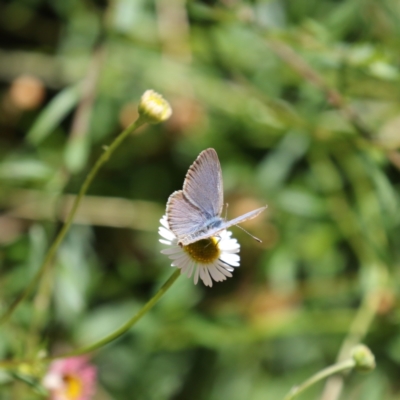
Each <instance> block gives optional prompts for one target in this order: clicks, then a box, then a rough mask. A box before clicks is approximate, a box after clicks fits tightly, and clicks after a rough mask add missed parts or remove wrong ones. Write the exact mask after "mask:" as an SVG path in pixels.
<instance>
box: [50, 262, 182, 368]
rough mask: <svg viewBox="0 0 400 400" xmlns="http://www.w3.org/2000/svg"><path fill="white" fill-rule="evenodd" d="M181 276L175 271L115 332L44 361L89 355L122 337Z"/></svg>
mask: <svg viewBox="0 0 400 400" xmlns="http://www.w3.org/2000/svg"><path fill="white" fill-rule="evenodd" d="M180 274H181V270H180V269H177V270H176V271H175V272H174V273H173V274H172V275H171V276H170V277H169V278H168V280H167V281H166V282H165V283H164V285H162V286H161V288H160V289H159V290H158V291H157V293H156V294H155V295H154V296H153V297H152V298H151V299H150V300H149V301H148V302H147V303H146V304H145V305H144V306H143V307H142V308H141V309H140V310H139V311H138V312H137V313H136V314H135V315H134V316H133V317H132V318H131V319H129V320H128V321H126V322H125V323H124V324H123V325H122V326H120V327H119V328H118V329H117V330H116V331H114V332H112V333H110V334H109V335H107V336H106V337H104V338H103V339H100V340H99V341H97V342H95V343H93V344H90V345H88V346H84V347H81V348H80V349H76V350H72V351H70V352H68V353H64V354H60V355H57V356H51V357H46V358H45V360H46V361H47V360H48V361H50V360H54V359H57V358H66V357H72V356H78V355H81V354H87V353H91V352H93V351H95V350H97V349H99V348H101V347H103V346H105V345H106V344H108V343H110V342H112V341H113V340H115V339H117V338H119V337H120V336H122V335H123V334H124V333H125V332H127V331H128V330H129V329H130V328H131V327H132V326H133V325H135V324H136V322H138V321H139V319H141V318H142V317H143V316H144V315H145V314H146V313H147V312H148V311H149V310H150V309H151V308H153V306H154V305H155V304H156V303H157V302H158V300H160V298H161V297H162V296H163V295H164V294H165V292H166V291H167V290H168V289H169V288H170V287H171V286H172V284H173V283H174V282H175V281H176V280H177V279H178V277H179V275H180Z"/></svg>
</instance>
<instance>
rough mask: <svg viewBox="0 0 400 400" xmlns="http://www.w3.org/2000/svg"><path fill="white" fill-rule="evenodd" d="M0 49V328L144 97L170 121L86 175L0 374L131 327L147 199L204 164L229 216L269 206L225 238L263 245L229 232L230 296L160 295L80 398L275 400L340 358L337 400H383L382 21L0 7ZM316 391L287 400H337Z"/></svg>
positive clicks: (104, 7)
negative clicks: (219, 182)
mask: <svg viewBox="0 0 400 400" xmlns="http://www.w3.org/2000/svg"><path fill="white" fill-rule="evenodd" d="M0 33H1V34H0V59H1V61H0V84H1V86H0V90H1V93H0V96H1V104H0V110H1V111H0V114H1V117H0V188H1V190H0V207H1V209H2V211H3V212H2V215H1V217H0V243H1V250H0V263H1V291H0V293H1V308H2V312H5V311H6V310H7V306H8V305H9V304H10V303H11V302H12V300H13V299H15V297H16V296H17V295H18V294H19V293H21V291H22V290H23V289H24V288H25V287H26V285H27V284H28V283H29V281H30V279H31V278H32V276H33V275H34V273H35V271H36V270H37V268H38V266H39V265H40V263H41V261H42V259H43V256H44V254H45V252H46V250H47V249H48V247H49V245H50V244H51V242H52V240H53V239H54V236H55V234H56V232H57V231H58V230H59V229H60V226H61V222H62V221H63V219H64V217H65V215H66V211H67V209H68V204H70V202H71V198H72V197H73V196H74V195H75V194H76V193H77V191H78V190H79V187H80V185H81V183H82V181H83V179H84V177H85V176H86V173H87V172H88V170H89V168H90V167H91V166H92V165H93V163H94V162H95V160H96V159H97V157H98V156H99V155H100V154H101V152H102V151H103V150H102V146H103V145H106V144H108V143H110V142H111V140H112V138H114V137H115V136H116V135H117V134H118V132H120V131H121V129H123V127H125V126H127V124H128V123H130V122H131V121H133V119H134V118H135V116H136V105H137V102H138V99H139V98H140V96H141V94H142V93H143V92H144V91H145V90H146V89H149V88H151V89H155V90H156V91H158V92H160V93H162V94H163V95H164V97H165V98H166V99H168V100H169V101H170V103H171V105H172V108H173V111H174V114H173V116H172V118H171V119H170V120H169V121H167V122H166V123H164V124H161V125H157V126H145V127H143V128H141V129H140V130H139V132H137V133H136V134H134V135H132V136H131V137H129V138H128V140H127V141H126V142H125V143H124V145H123V146H122V147H121V148H119V149H118V150H117V151H116V153H115V154H114V155H113V157H112V158H111V159H110V160H109V162H108V163H107V164H106V165H105V167H104V168H103V169H102V170H101V171H100V173H99V175H98V177H97V178H96V179H95V181H94V182H93V184H92V186H91V187H90V190H89V195H88V196H87V197H86V198H85V199H84V201H83V203H82V205H81V207H80V208H79V211H78V215H77V217H76V224H74V226H73V227H72V229H71V230H70V232H69V234H68V235H67V237H66V239H65V240H64V241H63V243H62V245H61V247H60V249H59V251H58V252H57V256H56V259H55V260H54V262H53V264H52V268H51V269H50V270H49V273H48V274H46V276H45V279H43V280H42V281H41V282H40V285H39V286H38V287H37V288H36V290H35V292H34V294H33V295H32V296H31V297H30V298H29V299H28V301H25V302H24V303H23V304H22V305H21V306H20V307H19V308H18V309H17V311H16V312H15V314H14V315H13V316H12V318H11V319H10V320H9V321H8V322H7V323H6V324H4V326H3V327H2V328H1V330H0V337H1V340H0V356H1V358H2V359H6V358H11V357H17V358H21V357H26V356H34V355H36V354H37V353H38V351H40V350H41V349H46V350H47V351H49V352H50V353H52V354H55V353H57V352H60V351H63V350H68V349H73V348H76V347H78V346H80V345H83V344H89V343H91V342H92V341H93V340H95V339H98V338H101V337H102V336H103V335H104V334H106V333H108V332H111V331H113V330H114V329H115V328H116V327H118V326H119V325H120V324H121V323H122V322H124V321H125V320H126V319H127V318H129V317H130V316H131V315H132V313H133V312H134V311H135V310H136V309H139V308H140V306H141V305H142V304H144V302H145V301H147V300H148V299H149V298H150V297H151V296H152V294H153V293H154V292H155V291H156V290H157V289H158V288H159V286H160V285H161V284H162V283H163V282H164V281H165V280H166V279H167V277H168V276H169V275H170V274H171V272H172V269H171V268H170V266H169V260H168V259H167V258H166V257H165V256H162V255H161V254H160V253H159V251H160V248H161V246H160V245H159V243H158V234H157V228H158V225H159V223H158V221H159V219H160V218H161V216H162V215H163V213H164V209H165V203H166V200H167V198H168V196H169V195H170V194H171V193H172V192H173V191H174V190H177V189H180V188H181V186H182V182H183V178H184V175H185V173H186V170H187V168H188V166H189V165H190V164H191V163H192V162H193V160H194V159H195V158H196V156H197V155H198V154H199V153H200V151H201V150H203V149H205V148H207V147H214V148H215V149H216V150H217V152H218V154H219V157H220V160H221V164H222V169H223V175H224V185H225V197H226V202H228V203H229V210H228V213H229V216H230V217H234V216H237V215H240V214H241V213H243V212H245V211H249V210H251V209H253V208H256V207H259V206H262V205H264V204H265V203H267V204H268V210H267V212H266V213H264V214H263V215H262V217H259V218H257V219H256V220H254V221H250V222H249V223H247V224H243V226H244V227H245V228H246V229H248V230H249V231H250V232H251V233H253V234H254V235H256V236H258V237H260V238H261V239H262V241H263V243H262V244H258V243H256V242H255V241H253V240H252V239H251V238H250V237H249V236H247V235H246V234H244V233H243V232H242V231H240V230H239V229H235V228H233V231H234V236H235V237H237V238H238V240H239V241H240V243H241V267H240V268H239V269H237V270H236V271H235V273H234V276H233V278H231V279H229V280H228V281H226V282H223V283H218V284H215V285H214V287H213V288H206V287H204V286H203V285H202V284H199V285H197V286H195V285H194V284H193V282H192V280H190V279H186V278H185V277H181V278H179V279H178V281H177V282H176V283H175V284H174V286H173V287H172V288H171V289H170V291H169V292H168V293H167V294H166V295H165V297H164V298H163V299H162V300H161V301H160V303H159V304H158V305H157V306H156V307H155V308H154V309H153V310H152V311H151V312H150V313H149V314H148V315H146V317H145V318H144V319H143V320H141V321H140V322H139V323H138V324H137V326H135V327H134V328H133V329H132V330H131V331H130V332H129V333H128V334H126V335H125V336H124V337H123V338H121V339H120V340H118V341H117V342H115V343H113V344H111V345H109V346H107V347H106V348H104V349H102V350H101V351H99V352H97V353H96V354H94V355H93V362H94V363H95V364H96V365H97V366H98V370H99V389H98V394H97V397H96V399H135V400H153V399H154V400H162V399H175V400H183V399H192V400H202V399H207V400H220V399H230V400H244V399H246V400H250V399H251V400H258V399H263V400H267V399H271V400H272V399H273V400H276V399H281V398H283V397H284V395H285V393H286V392H287V391H288V390H289V389H290V387H291V386H293V385H295V384H297V383H299V382H301V381H303V380H304V379H306V378H307V377H309V376H310V375H311V374H313V373H315V372H317V371H318V370H320V369H322V368H324V367H326V366H328V365H330V364H332V363H334V362H335V360H336V358H337V357H338V354H339V352H340V349H341V348H342V353H341V354H342V356H347V355H348V351H349V348H350V347H351V346H352V345H353V344H355V343H358V342H359V341H363V342H364V343H366V344H367V345H368V346H369V347H370V348H371V350H372V351H373V353H374V354H375V356H376V359H377V368H376V369H375V370H374V371H373V372H372V373H370V374H369V375H360V374H355V373H352V374H350V375H348V376H346V377H345V380H344V387H343V390H342V392H341V398H342V399H363V400H375V399H376V400H378V399H379V400H381V399H387V400H390V399H398V398H399V395H400V385H399V379H398V377H399V372H400V367H399V363H400V331H399V324H400V314H399V309H398V305H399V298H398V295H399V289H400V286H399V278H400V276H399V275H400V274H399V271H400V270H399V252H400V247H399V244H398V243H399V239H400V231H399V222H400V220H399V218H400V213H399V190H398V189H399V169H400V153H398V148H399V146H400V135H399V130H400V103H399V100H400V85H399V83H400V53H399V46H400V6H399V3H398V2H397V1H395V0H381V1H376V0H345V1H334V0H318V1H316V0H302V1H284V0H275V1H267V0H258V1H257V0H253V1H240V0H220V1H213V0H207V1H206V0H203V1H199V0H191V1H190V0H189V1H187V2H185V1H184V0H155V1H146V0H112V1H111V0H110V1H100V0H99V1H96V0H86V1H78V0H55V1H54V0H52V1H50V0H9V1H3V2H2V3H1V4H0ZM0 381H1V383H2V386H1V387H0V396H1V398H2V399H3V398H4V399H7V398H17V399H29V398H38V396H36V395H34V393H33V392H32V390H31V388H29V387H28V386H26V385H25V384H23V383H20V382H17V383H15V381H10V379H9V375H8V373H6V372H2V374H1V375H0ZM339 383H340V382H339ZM330 384H331V385H332V386H329V387H325V390H324V383H321V384H318V385H316V386H314V387H313V388H312V389H310V391H309V392H308V393H307V394H305V395H304V396H303V397H302V398H304V399H317V398H318V399H323V400H333V399H335V398H338V397H337V396H336V395H335V394H334V389H332V387H334V386H335V385H336V387H337V381H336V383H335V382H333V384H332V381H330ZM9 396H10V397H9ZM35 396H36V397H35Z"/></svg>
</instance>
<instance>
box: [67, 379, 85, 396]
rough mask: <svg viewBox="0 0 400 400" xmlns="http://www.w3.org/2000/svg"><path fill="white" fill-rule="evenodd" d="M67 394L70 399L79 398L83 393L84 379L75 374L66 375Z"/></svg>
mask: <svg viewBox="0 0 400 400" xmlns="http://www.w3.org/2000/svg"><path fill="white" fill-rule="evenodd" d="M64 382H65V394H66V395H67V399H68V400H75V399H78V398H79V397H80V396H81V395H82V381H81V380H80V379H79V377H77V376H74V375H66V376H64Z"/></svg>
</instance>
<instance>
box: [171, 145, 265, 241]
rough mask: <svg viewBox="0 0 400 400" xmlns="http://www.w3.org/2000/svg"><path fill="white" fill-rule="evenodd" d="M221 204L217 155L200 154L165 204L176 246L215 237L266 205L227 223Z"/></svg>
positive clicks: (207, 152) (247, 218) (212, 150)
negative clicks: (181, 185)
mask: <svg viewBox="0 0 400 400" xmlns="http://www.w3.org/2000/svg"><path fill="white" fill-rule="evenodd" d="M223 203H224V194H223V184H222V171H221V165H220V163H219V159H218V155H217V152H216V151H215V150H214V149H212V148H209V149H206V150H204V151H202V152H201V153H200V154H199V156H198V157H197V158H196V160H195V161H194V163H193V164H192V165H191V166H190V168H189V170H188V172H187V174H186V177H185V181H184V182H183V189H182V190H177V191H175V192H174V193H172V194H171V196H170V197H169V199H168V202H167V221H168V225H169V228H170V229H171V231H172V232H173V233H174V234H175V236H176V237H177V239H178V244H179V245H180V246H187V245H189V244H191V243H194V242H197V241H198V240H202V239H206V238H209V237H211V236H215V235H217V234H218V233H219V232H221V231H223V230H225V229H228V228H229V227H231V226H233V225H237V224H240V223H241V222H244V221H246V220H249V219H253V218H255V217H257V216H258V215H259V214H260V213H261V212H262V211H264V210H265V209H266V208H267V206H265V207H261V208H257V209H256V210H253V211H250V212H248V213H246V214H243V215H241V216H240V217H237V218H234V219H232V220H230V221H225V219H224V218H221V212H222V208H223Z"/></svg>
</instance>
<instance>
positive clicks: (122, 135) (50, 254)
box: [0, 117, 146, 325]
mask: <svg viewBox="0 0 400 400" xmlns="http://www.w3.org/2000/svg"><path fill="white" fill-rule="evenodd" d="M145 122H146V121H145V120H144V119H143V118H141V117H139V118H138V119H137V120H136V121H135V122H133V123H132V124H131V125H129V126H128V127H127V128H126V129H125V130H124V131H123V132H121V133H120V134H119V135H118V136H117V137H116V138H115V139H114V141H113V142H112V143H111V144H110V145H109V146H105V147H104V153H103V154H102V155H101V156H100V158H99V159H98V160H97V162H96V163H95V164H94V166H93V167H92V169H91V170H90V172H89V173H88V175H87V176H86V178H85V181H84V182H83V184H82V186H81V189H80V190H79V193H78V196H77V197H76V198H75V201H74V204H73V205H72V208H71V210H70V212H69V215H68V217H67V219H66V221H65V224H64V225H63V227H62V229H61V230H60V232H59V233H58V235H57V237H56V238H55V240H54V242H53V244H52V245H51V247H50V248H49V250H48V252H47V254H46V257H45V258H44V260H43V263H42V265H41V266H40V268H39V269H38V271H37V272H36V274H35V276H34V277H33V279H32V280H31V282H30V283H29V285H28V286H27V287H26V288H25V289H24V291H23V292H22V293H21V294H20V295H19V296H18V297H17V298H16V299H15V300H14V302H13V303H12V304H11V305H10V306H9V308H8V309H7V311H6V312H5V313H4V314H3V315H2V316H1V317H0V325H1V324H3V323H4V322H6V321H7V320H8V318H10V316H11V315H12V313H13V312H14V311H15V309H16V308H17V307H18V305H19V304H21V303H22V301H23V300H25V299H26V298H27V297H28V296H29V294H30V293H31V291H32V290H33V288H34V287H35V286H36V285H37V284H38V282H39V281H40V279H41V278H42V276H43V275H44V274H45V273H46V271H47V268H48V267H49V265H50V263H51V260H52V259H53V257H54V254H55V253H56V251H57V249H58V247H59V246H60V244H61V242H62V240H63V239H64V236H65V234H66V233H67V232H68V229H69V228H70V226H71V225H72V222H73V219H74V216H75V213H76V210H77V209H78V207H79V204H80V202H81V200H82V198H83V196H84V195H85V193H86V192H87V190H88V188H89V186H90V184H91V183H92V181H93V179H94V177H95V176H96V174H97V172H98V171H99V169H100V168H101V167H102V166H103V165H104V164H105V163H106V162H107V161H108V159H109V158H110V156H111V155H112V153H113V152H114V151H115V150H116V149H117V147H118V146H119V145H120V144H121V143H122V142H123V140H124V139H125V138H126V137H127V136H129V135H130V134H131V133H132V132H133V131H134V130H136V129H137V128H139V127H140V126H141V125H143V124H144V123H145Z"/></svg>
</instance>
